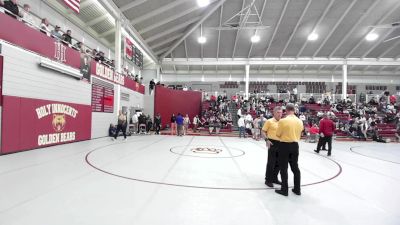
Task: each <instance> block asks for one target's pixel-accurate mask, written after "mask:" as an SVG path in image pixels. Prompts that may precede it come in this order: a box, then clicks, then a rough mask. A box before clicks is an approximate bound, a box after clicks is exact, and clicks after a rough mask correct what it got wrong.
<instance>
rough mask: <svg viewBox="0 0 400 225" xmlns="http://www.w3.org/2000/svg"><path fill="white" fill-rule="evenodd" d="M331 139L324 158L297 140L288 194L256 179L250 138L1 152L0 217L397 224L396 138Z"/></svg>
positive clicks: (259, 170)
mask: <svg viewBox="0 0 400 225" xmlns="http://www.w3.org/2000/svg"><path fill="white" fill-rule="evenodd" d="M333 145H334V150H333V153H332V157H330V158H326V152H321V153H320V155H317V154H315V153H314V152H313V151H312V150H313V149H314V148H315V144H308V143H304V142H302V143H301V144H300V159H299V164H300V169H301V172H302V184H303V185H306V186H304V187H302V196H296V195H294V194H293V193H291V192H290V193H289V197H283V196H280V195H277V194H275V193H274V191H273V189H267V187H266V186H265V185H264V172H265V163H266V158H267V151H266V148H265V146H264V142H263V141H259V142H256V141H253V140H250V139H239V138H232V137H201V136H186V137H172V136H136V137H129V138H128V140H127V141H126V142H123V141H122V140H121V139H119V140H117V141H116V142H112V141H111V140H110V139H109V138H103V139H97V140H92V141H85V142H79V143H73V144H68V145H61V146H55V147H49V148H45V149H38V150H34V151H27V152H23V153H18V154H11V155H4V156H0V190H1V191H0V224H2V225H44V224H45V225H48V224H53V225H75V224H79V225H94V224H95V225H110V224H113V225H128V224H130V225H133V224H134V225H169V224H171V225H180V224H185V225H189V224H190V225H197V224H198V225H205V224H207V225H209V224H215V225H224V224H227V225H236V224H237V225H244V224H249V225H265V224H277V225H280V224H296V225H299V224H316V225H322V224H332V225H333V224H334V225H345V224H351V225H354V224H363V225H369V224H370V225H377V224H379V225H382V224H392V225H398V224H400V210H399V209H400V144H394V143H388V144H382V143H372V142H336V141H335V142H334V144H333ZM289 174H290V177H289V181H290V183H289V184H291V183H292V182H293V181H292V176H291V172H290V171H289ZM276 187H277V188H278V187H279V186H276Z"/></svg>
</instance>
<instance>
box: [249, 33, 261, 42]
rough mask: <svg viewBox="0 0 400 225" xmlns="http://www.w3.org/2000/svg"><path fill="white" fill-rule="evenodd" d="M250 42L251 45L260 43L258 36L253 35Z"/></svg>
mask: <svg viewBox="0 0 400 225" xmlns="http://www.w3.org/2000/svg"><path fill="white" fill-rule="evenodd" d="M250 40H251V42H253V43H257V42H259V41H260V36H258V35H253V36H251V39H250Z"/></svg>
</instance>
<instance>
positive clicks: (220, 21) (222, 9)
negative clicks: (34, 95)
mask: <svg viewBox="0 0 400 225" xmlns="http://www.w3.org/2000/svg"><path fill="white" fill-rule="evenodd" d="M223 11H224V5H221V11H220V14H219V26H221V25H222V13H223ZM220 39H221V30H218V42H217V60H218V58H219V41H220Z"/></svg>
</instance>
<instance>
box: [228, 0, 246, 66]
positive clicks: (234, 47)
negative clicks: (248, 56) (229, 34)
mask: <svg viewBox="0 0 400 225" xmlns="http://www.w3.org/2000/svg"><path fill="white" fill-rule="evenodd" d="M245 3H246V0H242V9H241V10H240V12H241V13H240V15H239V26H242V23H243V22H242V21H245V20H246V17H247V18H248V14H249V10H250V9H249V10H248V11H247V12H246V14H244V16H245V18H244V19H242V15H243V13H242V11H243V9H244V4H245ZM239 33H240V29H238V30H237V31H236V36H235V42H234V44H233V50H232V58H234V57H235V51H236V45H237V38H238V36H239Z"/></svg>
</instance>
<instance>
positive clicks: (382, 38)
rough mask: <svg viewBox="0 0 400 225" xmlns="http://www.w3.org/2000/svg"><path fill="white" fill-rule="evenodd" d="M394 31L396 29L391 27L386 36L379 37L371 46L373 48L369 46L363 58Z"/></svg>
mask: <svg viewBox="0 0 400 225" xmlns="http://www.w3.org/2000/svg"><path fill="white" fill-rule="evenodd" d="M393 31H394V29H391V31H390V32H387V33H386V34H385V35H384V36H382V37H381V38H379V40H376V41H375V44H374V45H372V46H371V48H369V49H368V50H367V51H366V52H365V53H364V54H363V55H362V56H361V58H365V57H366V56H367V55H368V54H369V53H370V52H371V51H372V50H374V49H375V48H376V47H377V46H378V45H380V44H381V43H382V42H383V41H384V40H386V38H387V37H388V36H389V35H390V34H392V33H393Z"/></svg>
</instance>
